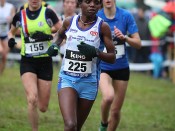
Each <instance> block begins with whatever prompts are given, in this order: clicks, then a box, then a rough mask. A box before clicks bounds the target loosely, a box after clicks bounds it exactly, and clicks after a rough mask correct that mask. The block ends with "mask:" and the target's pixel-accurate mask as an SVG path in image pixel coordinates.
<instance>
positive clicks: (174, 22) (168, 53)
mask: <svg viewBox="0 0 175 131" xmlns="http://www.w3.org/2000/svg"><path fill="white" fill-rule="evenodd" d="M117 1H119V0H117ZM7 2H10V3H12V4H13V5H14V7H15V9H16V11H18V10H19V9H18V8H19V7H20V6H21V5H23V4H24V3H25V2H26V1H25V0H7ZM46 2H48V3H49V4H51V6H53V8H55V11H56V12H57V15H58V16H61V14H62V11H63V9H62V1H60V0H59V1H46ZM164 2H167V3H168V2H172V3H173V0H166V1H164ZM118 3H119V2H118ZM167 3H166V4H167ZM174 3H175V1H174ZM123 8H127V7H123ZM128 10H129V11H131V12H132V14H133V16H134V18H135V20H136V23H137V26H138V29H139V35H140V37H141V40H142V41H147V42H148V41H149V42H151V41H152V43H151V44H150V45H151V46H150V45H149V44H148V45H147V46H144V42H142V45H143V46H142V48H141V49H139V50H137V49H134V48H131V47H128V48H127V49H128V59H129V61H130V62H131V63H150V62H152V63H153V64H154V69H155V70H154V69H153V76H154V77H155V78H159V77H165V78H167V76H168V70H169V68H168V67H164V66H163V62H164V61H166V60H168V59H170V60H173V59H174V54H173V50H174V43H173V41H172V40H173V37H174V36H173V32H175V11H174V12H173V11H172V12H166V11H164V10H163V8H155V7H153V8H152V7H150V6H147V5H145V3H144V0H136V1H135V6H134V7H132V8H128ZM174 10H175V4H174ZM78 11H79V10H78V8H77V12H78ZM157 14H161V15H162V16H164V17H166V18H167V19H169V20H170V21H171V25H170V26H169V27H168V31H166V34H164V35H163V36H161V37H154V36H152V33H151V31H150V27H149V22H150V20H151V19H152V18H153V17H154V16H155V15H157ZM167 38H171V39H172V40H170V41H168V40H167ZM149 42H148V43H149ZM19 50H20V48H16V49H13V50H11V52H15V53H16V52H17V53H18V52H19ZM156 67H157V68H156ZM143 71H144V69H143Z"/></svg>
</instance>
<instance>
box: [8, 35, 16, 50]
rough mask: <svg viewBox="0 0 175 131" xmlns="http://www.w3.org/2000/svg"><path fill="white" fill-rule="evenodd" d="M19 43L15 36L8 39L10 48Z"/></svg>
mask: <svg viewBox="0 0 175 131" xmlns="http://www.w3.org/2000/svg"><path fill="white" fill-rule="evenodd" d="M16 44H17V43H16V42H15V39H14V38H10V39H9V41H8V47H9V48H11V49H12V48H13V47H14V46H15V45H16Z"/></svg>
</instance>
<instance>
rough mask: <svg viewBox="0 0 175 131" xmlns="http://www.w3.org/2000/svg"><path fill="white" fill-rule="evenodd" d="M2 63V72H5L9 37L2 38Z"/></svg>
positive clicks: (0, 72)
mask: <svg viewBox="0 0 175 131" xmlns="http://www.w3.org/2000/svg"><path fill="white" fill-rule="evenodd" d="M0 44H1V49H0V50H1V51H0V52H1V64H0V74H2V73H3V71H4V69H5V65H6V61H7V55H8V52H9V48H8V44H7V39H4V40H1V42H0Z"/></svg>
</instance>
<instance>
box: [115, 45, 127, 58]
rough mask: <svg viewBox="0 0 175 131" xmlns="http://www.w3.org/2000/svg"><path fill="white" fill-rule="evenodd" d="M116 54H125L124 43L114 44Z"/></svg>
mask: <svg viewBox="0 0 175 131" xmlns="http://www.w3.org/2000/svg"><path fill="white" fill-rule="evenodd" d="M115 50H116V56H122V55H124V54H125V47H124V45H115Z"/></svg>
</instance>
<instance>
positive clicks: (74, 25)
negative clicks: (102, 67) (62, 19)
mask: <svg viewBox="0 0 175 131" xmlns="http://www.w3.org/2000/svg"><path fill="white" fill-rule="evenodd" d="M79 17H80V15H75V16H74V17H73V19H72V21H71V25H70V27H69V29H68V30H67V31H66V36H67V39H66V45H67V47H66V52H65V53H64V58H63V61H62V67H61V71H60V75H59V76H60V77H62V78H66V79H70V80H73V81H77V80H79V79H80V78H81V79H83V80H84V81H87V82H97V79H98V77H99V59H98V58H97V57H95V58H87V57H86V56H84V55H83V54H81V53H80V52H79V50H78V48H77V45H78V44H80V42H81V41H83V42H85V43H86V44H89V45H92V46H95V47H96V48H99V49H100V50H103V49H104V43H103V42H101V39H100V32H99V31H100V27H101V23H102V19H101V18H100V17H97V20H96V22H94V24H93V25H91V26H90V27H89V28H87V29H85V30H83V29H81V28H80V27H79V26H78V19H79Z"/></svg>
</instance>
